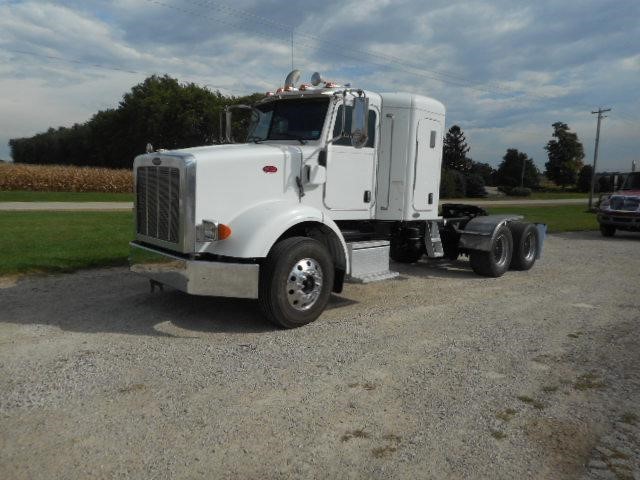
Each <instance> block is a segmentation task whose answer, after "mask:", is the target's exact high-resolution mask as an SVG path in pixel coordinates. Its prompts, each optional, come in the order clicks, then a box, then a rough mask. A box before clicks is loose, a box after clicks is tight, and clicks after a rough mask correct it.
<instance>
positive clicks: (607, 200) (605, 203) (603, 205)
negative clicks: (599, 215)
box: [598, 195, 611, 210]
mask: <svg viewBox="0 0 640 480" xmlns="http://www.w3.org/2000/svg"><path fill="white" fill-rule="evenodd" d="M609 205H611V195H603V196H602V197H600V204H599V205H598V208H599V209H600V210H609Z"/></svg>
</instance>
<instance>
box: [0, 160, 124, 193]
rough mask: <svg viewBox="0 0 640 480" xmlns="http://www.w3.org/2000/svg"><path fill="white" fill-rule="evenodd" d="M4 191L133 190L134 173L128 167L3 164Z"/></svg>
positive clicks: (0, 183)
mask: <svg viewBox="0 0 640 480" xmlns="http://www.w3.org/2000/svg"><path fill="white" fill-rule="evenodd" d="M0 190H29V191H48V192H113V193H130V192H132V191H133V176H132V173H131V170H127V169H119V170H112V169H109V168H93V167H71V166H61V165H26V164H14V163H0Z"/></svg>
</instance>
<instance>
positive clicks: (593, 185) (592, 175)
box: [589, 107, 611, 210]
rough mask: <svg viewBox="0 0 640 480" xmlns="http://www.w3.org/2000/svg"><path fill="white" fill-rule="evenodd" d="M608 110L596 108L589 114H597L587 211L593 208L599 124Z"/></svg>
mask: <svg viewBox="0 0 640 480" xmlns="http://www.w3.org/2000/svg"><path fill="white" fill-rule="evenodd" d="M610 111H611V109H610V108H602V107H600V108H598V110H597V111H595V112H591V113H592V114H593V115H595V114H596V113H597V114H598V126H597V127H596V145H595V147H594V149H593V172H591V191H590V192H589V210H591V208H592V206H593V190H594V187H595V184H596V164H597V163H598V144H599V143H600V122H601V121H602V119H603V118H607V117H606V116H604V115H602V114H603V113H605V112H610Z"/></svg>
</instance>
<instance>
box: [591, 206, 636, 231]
mask: <svg viewBox="0 0 640 480" xmlns="http://www.w3.org/2000/svg"><path fill="white" fill-rule="evenodd" d="M598 223H599V224H600V225H608V226H611V227H615V228H618V229H620V230H631V231H636V232H637V231H640V215H639V214H638V213H636V212H621V211H615V210H606V211H601V212H599V213H598Z"/></svg>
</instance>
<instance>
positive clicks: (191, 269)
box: [129, 242, 260, 298]
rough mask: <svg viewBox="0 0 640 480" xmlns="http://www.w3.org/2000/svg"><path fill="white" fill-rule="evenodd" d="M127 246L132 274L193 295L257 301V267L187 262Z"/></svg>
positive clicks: (139, 247) (138, 245) (135, 244)
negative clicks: (254, 299)
mask: <svg viewBox="0 0 640 480" xmlns="http://www.w3.org/2000/svg"><path fill="white" fill-rule="evenodd" d="M130 246H131V251H130V254H129V264H130V269H131V271H132V272H135V273H139V274H140V275H143V276H145V277H147V278H149V279H151V280H154V281H156V282H158V283H161V284H163V285H169V286H171V287H173V288H175V289H177V290H181V291H183V292H186V293H190V294H192V295H209V296H214V297H237V298H258V278H259V272H260V266H259V265H257V264H254V263H226V262H212V261H203V260H189V259H185V258H182V257H178V256H174V255H171V254H168V253H165V252H161V251H158V250H155V249H152V248H149V247H146V246H143V245H140V244H138V243H136V242H131V243H130Z"/></svg>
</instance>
